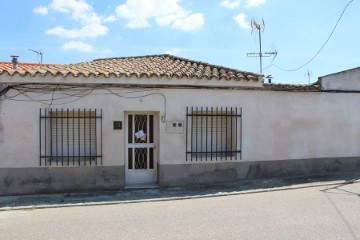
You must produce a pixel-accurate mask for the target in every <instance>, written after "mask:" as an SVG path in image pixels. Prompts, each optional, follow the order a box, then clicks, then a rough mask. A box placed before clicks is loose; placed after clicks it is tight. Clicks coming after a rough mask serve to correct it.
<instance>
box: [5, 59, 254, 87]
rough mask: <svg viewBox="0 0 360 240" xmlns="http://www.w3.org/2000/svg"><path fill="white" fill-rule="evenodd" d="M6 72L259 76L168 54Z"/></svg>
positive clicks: (233, 77)
mask: <svg viewBox="0 0 360 240" xmlns="http://www.w3.org/2000/svg"><path fill="white" fill-rule="evenodd" d="M20 65H21V64H20ZM5 72H7V73H8V74H9V75H10V76H13V75H16V74H19V75H20V76H28V75H29V76H36V75H40V76H46V75H52V76H58V75H61V76H68V75H72V76H74V77H78V76H84V77H89V76H95V77H98V76H104V77H110V76H114V77H123V76H125V77H137V78H141V77H147V78H150V77H158V78H161V77H166V78H173V77H175V78H197V79H217V80H222V79H224V80H234V81H240V80H247V81H249V80H254V81H258V77H259V76H260V75H258V74H254V73H249V72H244V71H239V70H236V69H231V68H226V67H221V66H216V65H212V64H208V63H204V62H198V61H193V60H189V59H185V58H180V57H175V56H172V55H168V54H163V55H149V56H140V57H122V58H107V59H97V60H94V61H91V62H83V63H77V64H68V65H36V66H35V65H34V66H29V67H26V68H21V67H20V68H18V69H16V70H14V69H5V70H3V71H1V70H0V74H4V73H5Z"/></svg>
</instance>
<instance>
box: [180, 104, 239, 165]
mask: <svg viewBox="0 0 360 240" xmlns="http://www.w3.org/2000/svg"><path fill="white" fill-rule="evenodd" d="M241 111H242V110H241V108H234V107H220V108H219V107H205V108H204V107H191V108H189V107H188V108H187V109H186V116H187V117H186V127H187V129H186V161H188V160H189V159H190V160H191V161H194V160H195V161H209V160H210V161H219V160H237V159H241V124H242V122H241Z"/></svg>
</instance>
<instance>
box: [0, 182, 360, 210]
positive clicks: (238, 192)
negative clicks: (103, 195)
mask: <svg viewBox="0 0 360 240" xmlns="http://www.w3.org/2000/svg"><path fill="white" fill-rule="evenodd" d="M359 182H360V179H357V180H339V181H329V182H317V183H304V184H296V185H292V186H286V187H273V188H267V189H256V190H244V191H234V192H225V193H222V192H220V193H215V194H214V193H213V194H203V195H194V196H182V197H165V198H151V199H139V200H119V201H105V202H104V201H103V202H86V203H61V204H48V205H46V204H44V205H29V206H19V207H0V212H2V211H12V210H37V209H46V208H63V207H86V206H99V205H102V206H105V205H118V204H131V203H147V202H165V201H178V200H189V199H199V198H211V197H224V196H234V195H243V194H255V193H265V192H277V191H285V190H295V189H304V188H312V187H321V186H333V185H339V184H348V183H359Z"/></svg>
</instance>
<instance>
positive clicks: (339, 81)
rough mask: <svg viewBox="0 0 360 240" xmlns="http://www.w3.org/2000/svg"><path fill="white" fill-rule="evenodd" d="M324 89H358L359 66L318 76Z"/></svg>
mask: <svg viewBox="0 0 360 240" xmlns="http://www.w3.org/2000/svg"><path fill="white" fill-rule="evenodd" d="M320 81H321V86H322V89H324V90H340V91H360V67H358V68H354V69H349V70H346V71H342V72H339V73H334V74H330V75H327V76H324V77H320Z"/></svg>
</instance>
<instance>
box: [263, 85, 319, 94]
mask: <svg viewBox="0 0 360 240" xmlns="http://www.w3.org/2000/svg"><path fill="white" fill-rule="evenodd" d="M264 90H271V91H303V92H318V91H321V85H320V84H319V83H314V84H309V85H302V84H280V83H264Z"/></svg>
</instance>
